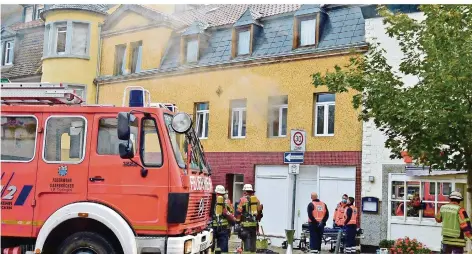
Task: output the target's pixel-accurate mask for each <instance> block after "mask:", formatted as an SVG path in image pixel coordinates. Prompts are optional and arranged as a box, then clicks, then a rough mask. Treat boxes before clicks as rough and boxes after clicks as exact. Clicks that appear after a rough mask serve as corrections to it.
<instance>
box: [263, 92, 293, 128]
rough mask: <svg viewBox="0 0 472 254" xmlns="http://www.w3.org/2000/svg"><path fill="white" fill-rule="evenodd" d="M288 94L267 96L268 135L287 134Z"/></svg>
mask: <svg viewBox="0 0 472 254" xmlns="http://www.w3.org/2000/svg"><path fill="white" fill-rule="evenodd" d="M287 114H288V96H286V95H285V96H274V97H269V119H268V125H269V126H268V132H269V137H285V136H287Z"/></svg>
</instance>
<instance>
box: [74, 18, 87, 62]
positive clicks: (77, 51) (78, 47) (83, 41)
mask: <svg viewBox="0 0 472 254" xmlns="http://www.w3.org/2000/svg"><path fill="white" fill-rule="evenodd" d="M72 27H73V29H72V50H71V53H72V54H73V55H85V54H86V53H87V37H88V28H89V26H88V24H84V23H73V26H72Z"/></svg>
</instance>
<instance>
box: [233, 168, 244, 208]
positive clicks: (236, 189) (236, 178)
mask: <svg viewBox="0 0 472 254" xmlns="http://www.w3.org/2000/svg"><path fill="white" fill-rule="evenodd" d="M243 187H244V175H240V174H234V175H233V199H232V200H233V202H237V201H238V200H239V199H240V198H241V197H242V196H243Z"/></svg>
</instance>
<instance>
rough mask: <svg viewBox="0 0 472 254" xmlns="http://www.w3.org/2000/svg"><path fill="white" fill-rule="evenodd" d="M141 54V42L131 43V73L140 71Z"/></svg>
mask: <svg viewBox="0 0 472 254" xmlns="http://www.w3.org/2000/svg"><path fill="white" fill-rule="evenodd" d="M142 54H143V42H142V41H138V42H133V43H131V73H137V72H140V71H141V61H142V60H141V59H142Z"/></svg>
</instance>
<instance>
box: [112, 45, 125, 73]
mask: <svg viewBox="0 0 472 254" xmlns="http://www.w3.org/2000/svg"><path fill="white" fill-rule="evenodd" d="M125 56H126V45H117V46H116V47H115V70H114V74H115V75H122V74H123V72H124V67H125V60H126V59H124V58H125Z"/></svg>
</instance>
